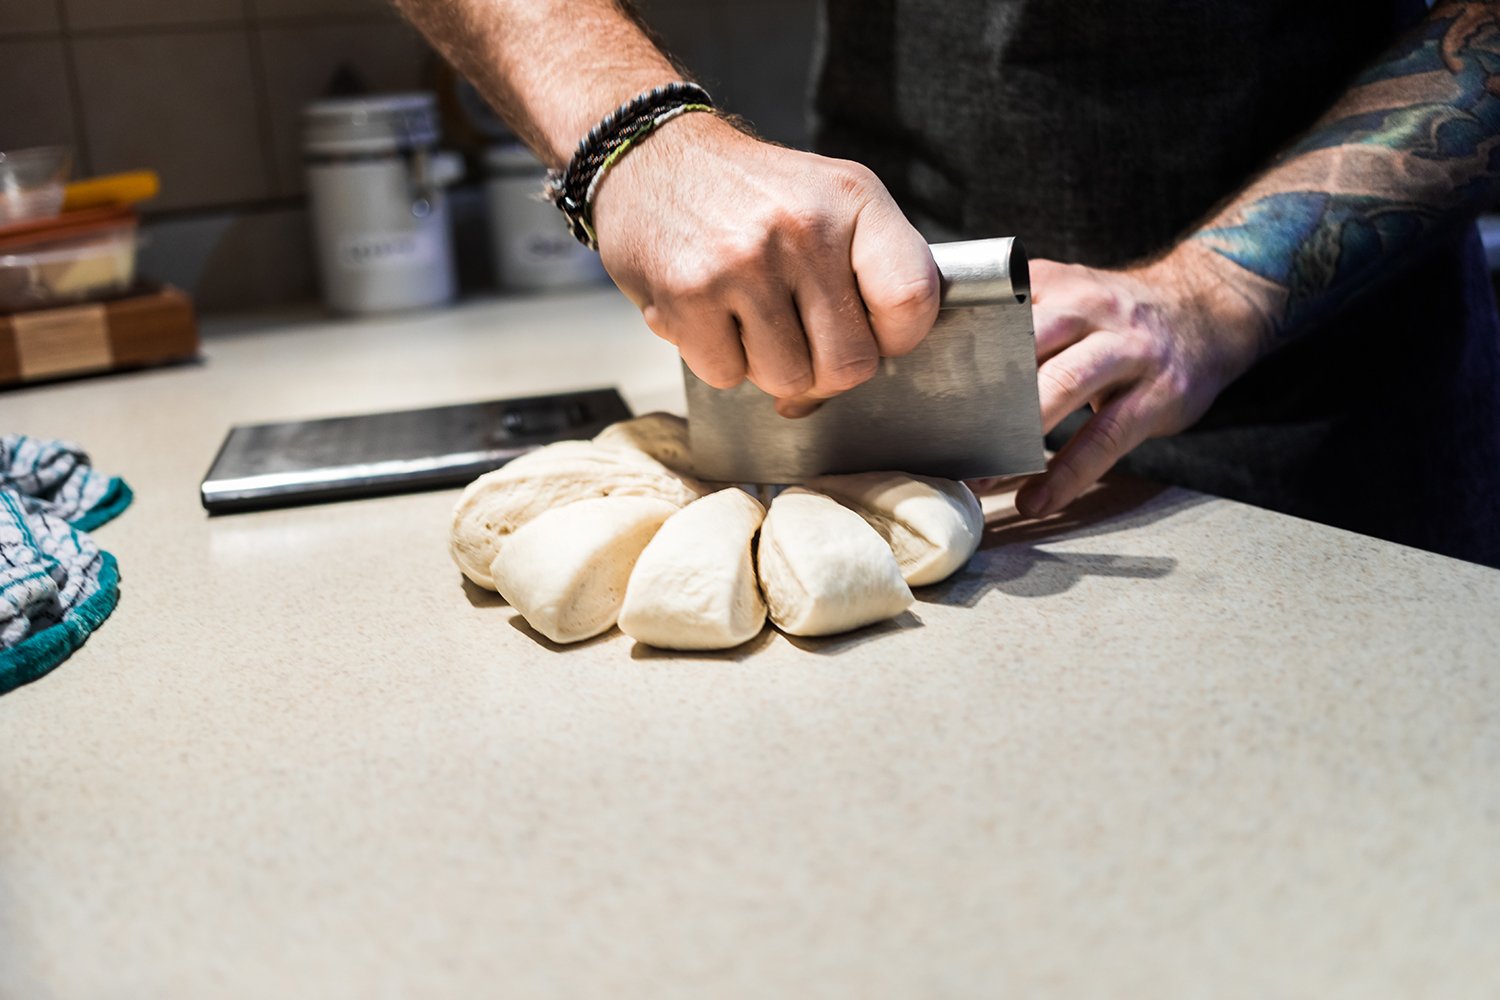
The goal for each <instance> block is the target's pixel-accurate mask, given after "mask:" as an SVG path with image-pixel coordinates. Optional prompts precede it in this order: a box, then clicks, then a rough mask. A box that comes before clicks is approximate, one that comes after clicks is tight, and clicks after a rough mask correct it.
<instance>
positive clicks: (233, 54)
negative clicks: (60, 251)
mask: <svg viewBox="0 0 1500 1000" xmlns="http://www.w3.org/2000/svg"><path fill="white" fill-rule="evenodd" d="M74 54H75V57H76V60H77V66H78V85H79V89H80V91H81V94H82V101H83V115H84V128H85V130H86V132H87V135H88V143H89V151H90V155H91V158H92V161H93V162H92V165H93V168H94V169H95V170H96V171H98V172H100V173H109V172H111V171H116V170H132V169H137V168H141V167H150V168H153V169H155V170H156V171H158V172H159V173H160V174H161V181H162V194H161V197H160V198H158V199H157V200H156V201H154V202H152V203H151V205H150V207H151V208H182V207H196V206H203V205H224V204H231V203H235V202H243V201H251V200H254V199H257V198H265V197H267V196H268V195H269V194H270V181H269V177H268V169H267V162H266V157H265V153H264V149H263V144H262V142H261V136H260V119H259V116H258V114H257V111H256V103H255V88H254V85H253V81H252V78H251V70H250V55H249V46H248V43H247V39H246V37H245V34H244V32H239V31H201V32H182V33H172V34H163V35H140V36H117V37H104V38H82V39H78V40H77V41H75V42H74Z"/></svg>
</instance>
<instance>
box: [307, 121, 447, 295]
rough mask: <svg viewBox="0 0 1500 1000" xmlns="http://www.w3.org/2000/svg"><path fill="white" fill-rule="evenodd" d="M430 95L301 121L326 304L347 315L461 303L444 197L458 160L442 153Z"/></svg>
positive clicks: (308, 184) (319, 266) (314, 229)
mask: <svg viewBox="0 0 1500 1000" xmlns="http://www.w3.org/2000/svg"><path fill="white" fill-rule="evenodd" d="M437 142H438V119H437V102H436V100H435V98H434V97H433V95H431V94H420V93H418V94H377V95H371V96H368V97H355V98H341V99H338V100H327V101H318V102H317V103H314V104H310V105H308V106H307V108H306V109H304V111H303V113H302V146H303V153H304V156H305V160H306V165H307V188H308V193H309V196H310V199H311V208H312V221H313V233H314V237H315V239H316V242H317V256H318V268H319V272H320V274H321V277H322V285H323V299H324V301H325V302H327V303H328V305H329V307H330V308H333V309H335V310H337V311H339V312H347V313H376V312H386V311H390V310H395V309H415V308H418V307H421V306H431V305H436V304H438V303H442V302H447V301H448V300H449V299H451V298H453V292H454V270H453V242H452V235H451V230H450V228H449V222H448V200H447V197H446V196H445V194H444V190H443V189H444V188H445V187H446V186H447V185H448V184H451V183H452V182H453V181H455V180H457V179H458V177H459V176H460V175H461V173H462V170H463V165H462V163H461V161H460V160H459V159H458V157H457V156H455V155H453V154H451V153H443V152H439V151H438V150H437Z"/></svg>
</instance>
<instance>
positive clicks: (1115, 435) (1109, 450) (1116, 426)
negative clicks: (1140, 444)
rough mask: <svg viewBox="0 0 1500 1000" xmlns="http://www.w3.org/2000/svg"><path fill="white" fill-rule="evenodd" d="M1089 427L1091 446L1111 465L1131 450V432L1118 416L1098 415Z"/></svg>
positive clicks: (1110, 414) (1095, 415)
mask: <svg viewBox="0 0 1500 1000" xmlns="http://www.w3.org/2000/svg"><path fill="white" fill-rule="evenodd" d="M1089 425H1090V429H1089V444H1090V445H1091V446H1092V447H1093V448H1094V449H1095V450H1096V451H1097V452H1098V453H1099V454H1100V455H1101V456H1104V457H1106V458H1108V459H1109V461H1110V463H1111V464H1113V462H1114V459H1116V458H1119V457H1120V456H1121V455H1123V454H1125V452H1126V451H1127V450H1129V446H1130V431H1129V429H1128V428H1127V427H1126V426H1125V422H1124V421H1123V420H1121V419H1120V418H1119V417H1117V416H1116V415H1114V414H1112V413H1096V414H1094V418H1093V420H1091V421H1089Z"/></svg>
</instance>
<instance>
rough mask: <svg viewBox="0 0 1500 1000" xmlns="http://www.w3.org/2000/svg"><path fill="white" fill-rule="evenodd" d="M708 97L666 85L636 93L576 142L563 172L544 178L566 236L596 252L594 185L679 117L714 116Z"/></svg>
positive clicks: (681, 85)
mask: <svg viewBox="0 0 1500 1000" xmlns="http://www.w3.org/2000/svg"><path fill="white" fill-rule="evenodd" d="M713 110H714V103H713V98H711V97H709V96H708V91H706V90H704V89H703V88H702V87H700V86H698V85H697V84H695V83H685V82H677V83H668V84H663V85H662V86H660V87H653V88H652V89H651V90H648V91H645V92H644V93H641V94H638V95H637V96H636V97H634V98H632V99H631V100H629V101H627V102H625V103H624V104H622V105H620V106H619V107H618V108H616V109H615V110H613V111H611V112H610V113H609V114H607V115H605V116H604V118H603V120H601V121H600V122H599V124H597V125H595V126H594V127H593V128H591V129H589V133H588V135H586V136H584V137H583V140H582V141H581V142H579V143H578V148H577V149H575V150H574V151H573V156H572V158H571V159H569V160H568V166H567V168H566V169H564V170H553V171H550V172H549V173H548V174H547V189H546V193H547V197H548V199H549V200H550V201H551V202H552V203H553V204H554V205H556V206H557V207H558V208H559V209H561V210H562V213H563V215H564V216H565V217H566V218H567V220H568V232H570V233H572V234H573V236H574V237H575V238H576V239H577V240H578V242H580V243H582V244H583V245H584V246H586V247H588V248H589V249H590V250H597V249H599V241H598V239H597V238H596V237H595V235H594V219H593V215H594V195H595V194H596V193H597V192H598V190H599V182H600V180H602V179H603V177H604V175H605V174H606V173H608V172H609V169H610V168H611V167H613V166H614V165H615V164H616V163H618V162H619V160H620V158H621V157H622V156H624V155H625V154H626V153H627V152H629V151H630V150H631V149H632V148H634V147H635V145H636V144H637V143H639V142H640V141H641V140H642V139H644V138H645V137H646V136H648V135H650V134H651V133H652V132H654V131H656V130H657V129H658V128H660V127H661V126H662V125H665V124H666V123H667V122H669V121H671V120H672V119H673V118H676V117H677V116H678V115H682V114H686V113H688V112H690V111H710V112H711V111H713Z"/></svg>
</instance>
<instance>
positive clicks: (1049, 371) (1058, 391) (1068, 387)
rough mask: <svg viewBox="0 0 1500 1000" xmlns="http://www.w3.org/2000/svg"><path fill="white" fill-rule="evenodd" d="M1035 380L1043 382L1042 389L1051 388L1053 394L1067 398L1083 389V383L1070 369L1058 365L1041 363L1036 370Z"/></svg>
mask: <svg viewBox="0 0 1500 1000" xmlns="http://www.w3.org/2000/svg"><path fill="white" fill-rule="evenodd" d="M1036 374H1037V380H1038V381H1039V382H1043V383H1045V384H1044V385H1043V390H1044V391H1046V390H1048V389H1050V390H1051V394H1052V395H1054V396H1060V397H1062V398H1064V399H1069V398H1072V397H1074V396H1077V395H1078V394H1079V393H1080V392H1082V391H1083V383H1082V382H1081V381H1080V380H1079V378H1078V376H1077V375H1076V374H1074V373H1073V372H1072V371H1071V370H1069V369H1067V368H1063V367H1061V366H1059V365H1043V366H1042V367H1041V368H1040V369H1038V370H1037V373H1036Z"/></svg>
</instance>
